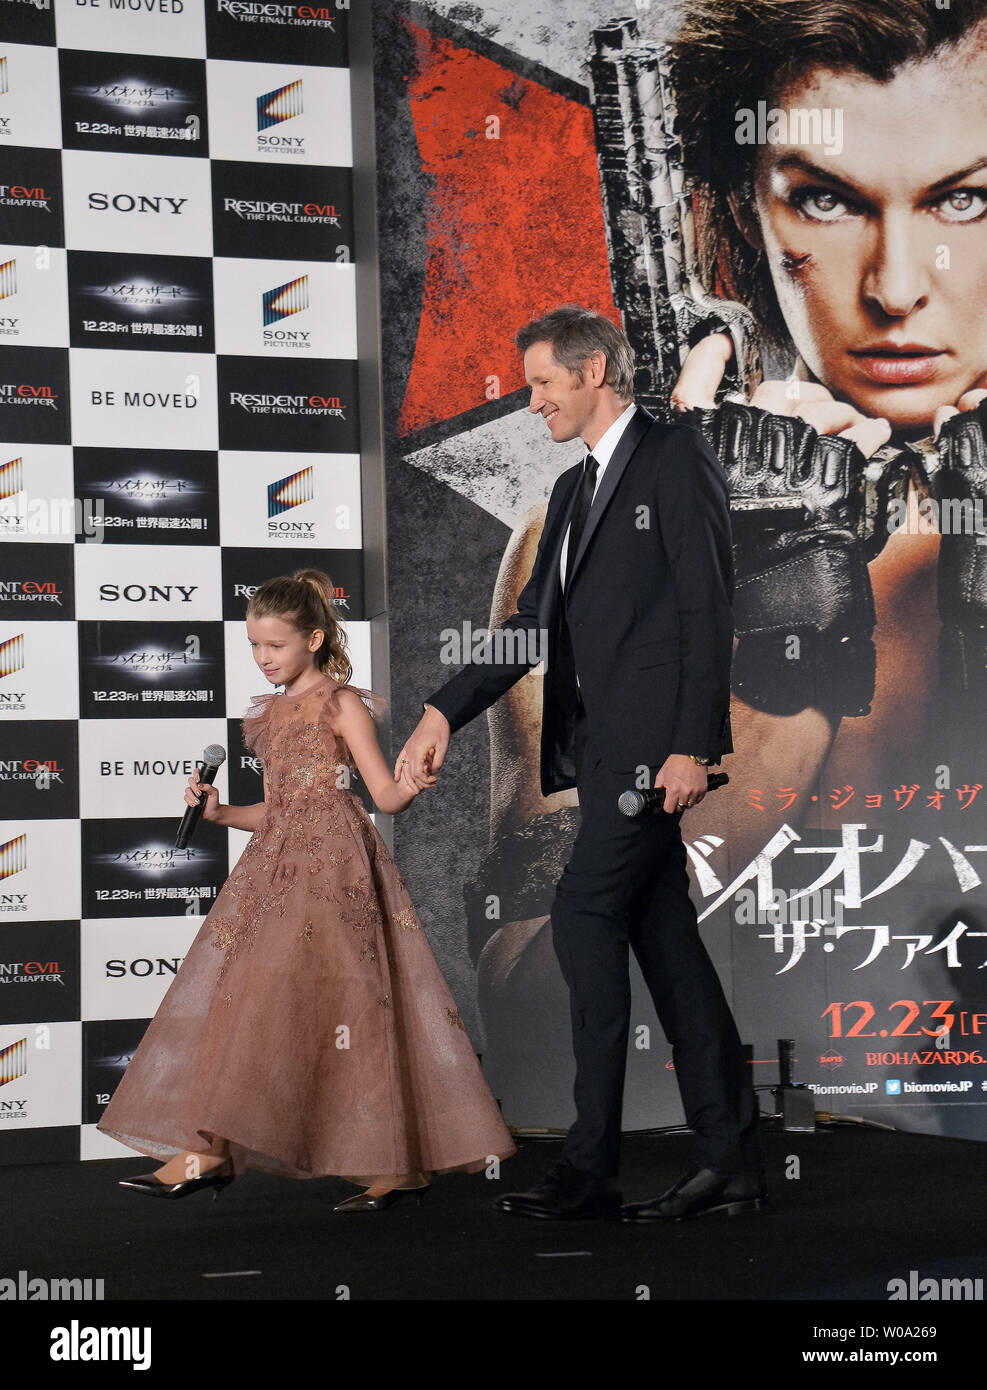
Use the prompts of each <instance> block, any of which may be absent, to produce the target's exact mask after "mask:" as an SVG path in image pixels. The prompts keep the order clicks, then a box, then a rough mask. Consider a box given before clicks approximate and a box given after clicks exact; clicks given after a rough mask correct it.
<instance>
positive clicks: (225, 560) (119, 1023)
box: [0, 0, 371, 1163]
mask: <svg viewBox="0 0 987 1390" xmlns="http://www.w3.org/2000/svg"><path fill="white" fill-rule="evenodd" d="M348 9H349V4H348V0H345V3H344V0H325V3H324V4H321V5H319V4H316V5H302V4H296V3H289V4H280V3H279V4H267V3H258V4H254V3H239V2H238V0H154V3H150V0H140V3H138V0H0V542H2V545H0V1162H5V1163H15V1162H25V1161H34V1160H47V1159H65V1158H74V1157H79V1156H81V1157H83V1158H98V1157H106V1156H110V1155H115V1154H118V1153H119V1154H122V1153H125V1152H129V1150H124V1149H123V1148H122V1147H121V1146H119V1145H116V1144H115V1143H114V1142H113V1141H111V1140H108V1139H107V1138H105V1137H104V1136H103V1135H101V1134H99V1133H98V1132H97V1131H96V1129H95V1124H96V1121H97V1120H98V1119H99V1117H100V1114H101V1113H102V1109H103V1107H104V1105H105V1104H106V1102H107V1101H108V1099H109V1097H110V1095H111V1094H112V1091H113V1088H114V1086H115V1085H116V1083H117V1081H118V1080H119V1077H120V1076H121V1074H122V1072H123V1069H124V1068H125V1066H126V1064H127V1062H128V1060H129V1058H130V1056H131V1055H132V1053H133V1050H134V1048H135V1047H136V1045H137V1043H138V1042H139V1041H140V1038H141V1036H142V1034H143V1031H144V1029H145V1027H146V1025H147V1021H148V1019H149V1018H150V1017H151V1016H152V1015H153V1013H154V1011H155V1009H156V1008H157V1005H158V1003H159V1001H160V999H161V997H162V995H163V993H164V991H165V989H166V988H167V986H168V984H169V983H170V982H171V980H172V979H173V978H174V975H175V972H176V971H177V969H178V967H179V965H180V964H181V960H182V957H183V955H184V952H185V950H186V948H187V946H188V944H189V942H190V941H191V939H192V937H193V936H194V935H195V932H196V931H197V930H198V927H199V925H200V923H201V920H202V916H203V914H204V913H205V912H206V911H208V908H209V904H210V902H211V901H212V899H213V898H214V897H215V895H216V893H217V891H218V889H219V887H220V886H221V884H222V883H223V881H224V879H225V878H226V875H227V874H228V872H229V868H230V865H231V863H232V862H235V859H236V857H237V856H238V854H239V853H240V851H241V850H242V847H243V844H244V843H245V840H246V837H245V836H244V835H242V834H241V833H240V832H235V831H234V832H227V831H225V830H219V829H217V828H216V827H213V826H208V825H200V827H199V830H198V832H197V833H196V836H195V838H194V840H193V842H192V845H191V847H190V848H189V849H187V850H185V851H183V852H180V853H179V852H176V851H175V850H174V848H173V845H174V837H175V830H176V828H177V821H178V819H179V817H180V815H181V811H182V787H183V784H184V782H185V780H186V778H187V777H188V775H189V773H190V772H191V770H192V768H193V766H194V761H195V759H196V758H197V757H198V756H200V755H201V751H202V749H203V747H204V746H205V745H206V744H208V743H221V744H223V745H224V746H225V747H226V748H227V749H228V753H229V757H228V761H227V763H226V765H225V766H224V768H223V770H222V773H221V774H220V778H219V785H220V787H221V793H222V796H223V799H224V800H232V801H233V802H238V803H249V802H253V801H257V800H259V799H260V797H261V795H262V792H261V783H260V776H259V769H258V768H257V766H256V764H255V762H254V760H253V759H252V758H250V757H249V756H247V755H246V753H245V750H244V749H243V746H242V741H241V737H240V728H239V718H240V716H241V714H242V713H243V711H244V709H245V708H246V706H247V704H248V702H249V699H250V697H251V696H252V695H253V694H256V693H260V692H262V691H263V690H265V689H266V688H267V687H266V683H265V682H264V680H263V677H262V676H261V675H260V674H259V672H258V671H257V670H256V668H255V667H254V665H253V662H252V660H251V657H250V652H249V648H248V646H247V642H246V636H245V631H244V625H243V617H244V609H245V604H246V601H247V599H248V597H249V595H250V594H251V593H252V592H253V590H254V588H255V587H256V586H257V585H258V584H260V583H262V582H263V581H264V580H265V579H267V578H269V577H270V576H272V575H276V574H282V573H285V572H287V571H290V570H292V569H295V568H297V567H298V566H300V565H302V564H310V565H316V566H318V567H320V568H322V569H324V570H325V571H326V572H327V573H328V574H329V575H330V576H331V578H332V580H333V582H334V584H335V586H336V592H337V601H338V603H339V604H340V612H341V616H343V617H344V619H346V620H348V623H349V633H350V641H351V649H352V653H353V664H354V668H355V676H354V679H355V680H356V681H358V682H359V683H360V684H364V685H370V684H371V673H370V664H369V633H368V627H369V625H368V624H367V623H365V622H364V611H363V598H362V551H361V516H360V457H359V436H358V420H357V413H356V362H355V359H356V326H355V325H356V312H355V294H354V266H353V258H354V246H353V242H352V224H351V194H350V190H351V174H352V169H351V164H352V159H351V129H350V74H349V70H348V66H347V40H346V20H347V14H346V11H347V10H348Z"/></svg>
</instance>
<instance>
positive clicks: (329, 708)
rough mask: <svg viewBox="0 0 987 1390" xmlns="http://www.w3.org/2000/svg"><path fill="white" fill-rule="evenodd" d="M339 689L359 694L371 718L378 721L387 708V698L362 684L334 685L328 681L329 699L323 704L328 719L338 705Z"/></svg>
mask: <svg viewBox="0 0 987 1390" xmlns="http://www.w3.org/2000/svg"><path fill="white" fill-rule="evenodd" d="M341 690H352V692H353V694H354V695H359V697H360V699H361V700H362V701H363V703H364V705H365V706H366V708H367V710H368V711H369V713H370V716H371V718H372V719H374V720H375V721H377V722H378V723H379V721H380V720H381V718H382V717H383V714H384V711H385V710H386V709H387V700H386V699H385V698H384V696H383V695H380V694H378V692H377V691H376V690H367V689H365V688H364V687H363V686H362V685H336V684H334V683H333V682H330V684H329V699H328V700H327V701H326V702H325V704H324V706H323V714H324V715H326V716H328V717H329V718H330V719H331V718H332V716H333V714H334V713H335V712H336V710H337V709H338V707H339V705H338V701H337V699H336V697H337V695H338V694H339V692H340V691H341Z"/></svg>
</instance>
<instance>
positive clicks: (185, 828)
mask: <svg viewBox="0 0 987 1390" xmlns="http://www.w3.org/2000/svg"><path fill="white" fill-rule="evenodd" d="M202 761H203V762H204V763H205V767H204V768H203V769H202V771H201V772H200V773H199V781H200V782H201V783H202V784H203V785H204V786H207V787H211V786H212V784H213V782H215V780H216V773H217V772H218V771H219V769H220V768H221V767H222V766H223V763H225V762H226V749H225V748H223V747H221V746H220V744H218V743H210V744H209V746H208V747H207V748H203V750H202ZM205 804H206V794H205V792H203V793H202V795H201V796H200V797H199V800H198V802H197V803H196V805H194V806H187V807H186V808H185V814H184V816H182V823H181V825H180V826H179V827H178V836H177V838H176V840H175V848H176V849H184V848H185V847H186V845H187V844H188V842H189V840H191V838H192V835H193V833H194V831H195V827H196V826H197V825H198V824H199V819H200V817H201V816H202V808H203V806H205Z"/></svg>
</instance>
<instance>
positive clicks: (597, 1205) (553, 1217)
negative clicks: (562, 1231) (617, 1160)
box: [494, 1159, 620, 1221]
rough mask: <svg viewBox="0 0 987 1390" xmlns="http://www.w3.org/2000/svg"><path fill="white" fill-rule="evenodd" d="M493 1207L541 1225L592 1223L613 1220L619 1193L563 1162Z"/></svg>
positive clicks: (609, 1183) (597, 1179)
mask: <svg viewBox="0 0 987 1390" xmlns="http://www.w3.org/2000/svg"><path fill="white" fill-rule="evenodd" d="M494 1206H495V1207H496V1209H497V1211H503V1212H507V1214H508V1215H509V1216H530V1217H533V1218H536V1219H538V1220H542V1221H592V1220H595V1219H598V1218H604V1219H606V1218H609V1217H616V1216H617V1214H618V1210H619V1208H620V1192H619V1191H618V1190H617V1187H616V1184H615V1183H613V1182H612V1181H610V1180H609V1179H604V1178H594V1177H593V1176H592V1175H591V1174H589V1173H584V1172H582V1171H581V1170H580V1169H578V1168H574V1167H573V1166H572V1164H571V1163H567V1162H566V1161H565V1159H560V1160H559V1162H558V1163H553V1164H552V1166H551V1167H550V1168H548V1169H547V1170H546V1172H545V1176H544V1177H543V1178H542V1180H541V1182H539V1183H537V1184H536V1185H535V1186H534V1187H532V1188H529V1189H528V1190H527V1191H526V1192H507V1193H505V1194H504V1196H503V1197H498V1198H497V1200H496V1202H494Z"/></svg>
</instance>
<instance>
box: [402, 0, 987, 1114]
mask: <svg viewBox="0 0 987 1390" xmlns="http://www.w3.org/2000/svg"><path fill="white" fill-rule="evenodd" d="M769 8H770V10H771V14H770V15H769V14H768V10H769ZM820 8H825V10H826V11H827V19H828V22H827V23H826V24H825V25H823V24H822V23H821V22H820V18H819V11H820ZM629 12H630V17H628V13H629ZM985 19H987V3H984V0H964V3H963V4H961V5H953V6H950V5H949V4H948V3H947V4H945V5H943V6H942V7H940V6H939V5H938V4H929V3H927V2H926V0H875V3H872V4H869V5H867V6H866V7H861V6H860V5H859V3H854V2H853V0H845V2H844V0H831V3H827V4H826V5H825V6H824V7H821V6H820V5H819V4H816V3H812V0H806V3H805V4H800V3H797V0H793V3H791V4H789V5H787V6H785V7H784V9H783V11H782V10H779V8H778V6H777V5H771V6H769V5H768V3H767V0H697V3H694V4H687V5H664V4H658V3H650V4H649V3H647V0H637V3H636V5H635V6H631V5H626V6H624V7H623V8H622V9H621V8H620V7H616V8H615V9H614V10H613V12H611V11H609V10H608V9H607V7H606V6H604V5H601V4H600V3H599V0H592V2H589V0H571V2H570V3H567V4H566V6H565V7H564V9H561V10H560V9H559V8H558V7H552V6H548V5H543V4H527V5H524V6H520V7H519V6H517V5H512V4H508V3H507V0H483V2H481V3H475V4H469V5H461V4H446V3H441V4H440V3H434V4H413V3H407V2H406V0H394V3H388V4H387V5H378V6H377V7H376V14H375V48H376V73H377V77H376V80H377V100H378V129H377V146H378V159H379V169H378V201H379V215H380V238H381V242H380V260H381V308H382V329H383V361H384V390H385V428H386V447H387V487H388V530H389V538H390V547H389V566H390V569H389V608H390V617H391V641H392V650H391V668H392V672H394V673H397V674H396V675H395V677H394V678H393V703H392V715H393V728H394V740H395V746H396V747H399V746H400V744H401V742H402V741H403V739H404V738H406V737H407V735H408V733H409V732H410V731H411V729H412V728H413V727H414V725H415V723H417V720H418V717H419V713H420V708H421V700H422V699H423V698H424V697H425V696H426V695H427V694H428V693H430V692H431V691H433V690H434V689H436V687H437V686H438V685H440V684H441V683H442V682H443V681H444V680H446V679H448V678H449V676H450V675H452V674H453V673H454V671H455V670H456V669H458V667H459V665H460V664H461V663H462V662H465V661H468V660H469V659H470V657H471V655H472V654H473V652H474V651H475V650H477V647H478V643H479V641H480V639H481V638H482V636H483V635H484V633H483V630H484V629H489V628H492V627H495V626H496V625H497V623H498V622H499V621H501V620H502V619H503V618H505V617H506V616H508V615H509V614H510V613H511V612H513V611H514V609H515V605H516V599H517V595H518V593H519V592H520V589H521V588H522V587H523V585H524V583H525V581H526V579H527V577H528V574H529V572H530V569H531V565H532V562H533V559H534V555H535V549H536V546H537V542H538V537H539V534H540V530H541V525H542V523H543V520H544V513H545V505H546V502H547V498H548V495H549V492H550V490H551V486H552V483H553V482H554V479H555V478H556V477H557V476H558V474H559V473H560V472H561V471H562V470H563V469H565V468H567V467H569V466H570V465H571V464H572V463H573V462H576V461H578V459H579V458H580V457H581V456H582V449H581V447H580V446H579V444H578V443H575V442H574V443H573V444H570V445H565V446H557V445H554V444H552V442H551V440H550V439H549V438H548V436H547V434H546V432H545V430H544V425H543V422H542V421H540V420H538V419H537V418H534V417H532V416H531V415H530V414H529V413H528V411H527V408H526V407H527V400H528V393H527V390H526V389H525V387H524V381H523V374H522V371H521V364H520V359H519V356H518V354H517V352H516V350H515V348H514V346H513V338H514V334H515V333H516V331H517V330H518V329H519V328H520V327H521V326H522V325H523V324H525V323H526V322H527V321H528V320H529V319H531V318H534V317H536V316H538V315H540V314H542V313H544V312H545V311H547V310H549V309H551V308H553V307H555V306H557V305H558V304H561V303H580V304H583V305H584V306H586V307H587V308H590V309H593V310H595V311H597V312H599V313H602V314H605V315H606V316H608V317H610V318H612V319H613V320H614V321H615V322H617V323H619V324H621V325H622V327H623V328H624V330H625V332H626V333H627V335H628V337H629V338H630V340H631V343H632V345H633V347H634V349H635V353H636V361H637V374H636V381H635V386H636V395H635V398H636V400H637V402H638V404H639V405H641V406H644V407H646V408H647V409H649V410H651V411H652V412H653V413H654V414H656V415H657V416H659V418H671V417H673V416H674V417H677V418H682V419H683V420H685V421H687V422H689V423H691V424H694V425H696V426H697V427H698V428H700V429H701V430H702V431H703V433H704V435H705V436H706V438H707V439H708V440H709V442H710V444H711V446H712V447H713V448H714V449H715V450H716V452H717V455H718V457H719V459H720V461H721V464H722V466H723V469H724V472H725V475H726V477H727V481H728V484H729V486H730V491H731V498H732V503H731V507H732V524H733V530H734V556H735V567H736V590H735V606H734V617H735V624H736V632H737V641H736V648H735V654H734V663H733V676H732V690H733V696H732V705H731V720H732V725H733V739H734V746H735V750H736V751H735V753H734V754H733V755H732V756H730V757H728V758H726V759H725V760H724V770H725V771H726V772H727V773H728V774H729V778H730V781H729V784H728V785H727V786H725V787H723V788H721V789H719V790H717V791H716V792H714V793H710V794H709V795H708V796H707V798H706V799H705V800H704V802H703V803H702V805H701V806H699V807H697V808H695V809H694V810H692V811H690V812H689V813H688V814H687V815H686V817H685V818H684V820H683V825H682V830H683V836H684V838H685V840H686V844H687V848H688V853H689V859H690V863H691V871H692V878H693V897H694V901H695V902H696V903H697V906H698V910H699V914H700V924H701V930H702V933H703V937H704V940H705V942H706V944H707V947H708V949H709V951H710V954H711V956H712V958H713V961H714V963H715V965H716V967H717V969H718V971H719V973H720V977H721V979H722V981H723V984H724V987H725V989H726V992H727V996H728V999H729V1000H730V1002H731V1005H732V1007H733V1010H734V1013H735V1016H736V1018H737V1023H738V1027H739V1030H740V1034H741V1037H742V1039H743V1040H744V1041H745V1042H746V1043H748V1044H750V1046H751V1049H752V1065H753V1067H754V1082H755V1085H757V1086H759V1087H763V1088H765V1090H763V1091H762V1094H761V1105H762V1111H765V1112H768V1113H770V1112H771V1111H772V1110H773V1101H772V1097H771V1094H770V1090H769V1089H767V1088H769V1087H770V1086H771V1085H772V1084H774V1083H775V1082H776V1081H777V1063H776V1050H777V1040H778V1039H779V1038H791V1039H794V1041H795V1055H796V1063H795V1076H796V1080H798V1081H800V1082H803V1083H806V1084H808V1085H811V1086H812V1087H813V1088H814V1089H815V1091H816V1093H817V1102H816V1108H817V1110H824V1111H829V1112H831V1113H834V1114H837V1113H839V1114H849V1115H855V1116H861V1117H864V1118H866V1119H870V1120H875V1121H878V1122H881V1123H886V1124H892V1125H894V1126H896V1127H898V1128H902V1129H907V1130H921V1131H926V1132H933V1133H943V1134H949V1135H954V1136H965V1137H971V1138H973V1137H979V1138H984V1137H987V1111H985V1104H987V998H985V990H984V981H985V980H987V974H985V973H984V972H985V971H987V893H985V888H984V878H985V877H987V819H985V816H984V808H985V805H987V791H985V786H987V776H985V773H987V754H985V739H984V734H985V732H987V698H985V697H987V669H985V657H987V524H985V517H984V510H985V497H987V404H983V403H982V402H984V401H987V311H985V308H984V306H985V304H987V240H985V223H987V178H985V174H984V167H983V166H984V157H985V152H984V150H983V148H982V130H983V123H982V119H981V118H980V111H981V107H982V101H983V88H984V83H985V82H987V49H984V48H983V47H982V46H980V45H979V44H978V42H977V40H976V34H975V30H976V26H977V25H978V24H979V23H982V22H984V21H985ZM686 359H688V362H687V360H686ZM478 634H479V636H478ZM540 681H541V677H540V675H539V672H538V670H537V669H535V670H533V671H532V672H531V673H530V674H529V675H527V676H525V677H524V678H523V679H522V680H521V681H520V682H519V683H518V684H517V685H516V686H515V687H514V688H513V689H512V690H511V691H510V692H509V693H508V694H507V695H506V696H504V697H503V698H502V699H501V700H500V701H499V702H498V704H496V705H495V706H494V707H493V708H492V709H491V710H490V711H489V712H488V714H487V716H486V717H481V718H480V719H478V720H475V721H474V722H473V723H472V724H471V725H469V726H467V728H466V729H464V730H462V731H460V732H459V733H458V734H457V735H455V736H454V739H453V742H452V745H451V750H450V754H449V757H448V758H447V762H446V765H445V767H444V768H443V770H442V772H441V774H440V780H439V786H438V787H437V788H436V789H435V790H434V791H431V792H429V793H428V795H427V796H425V797H422V798H420V800H419V802H418V803H417V804H416V807H415V811H414V814H413V815H411V816H409V817H407V818H406V819H405V820H404V821H402V822H401V823H400V825H399V826H398V828H397V831H396V839H397V850H398V855H399V859H400V862H401V863H402V866H403V870H404V872H405V874H406V878H407V880H408V884H409V888H410V891H411V892H412V895H413V897H414V899H415V901H416V903H418V904H420V910H421V912H422V916H423V919H424V920H425V921H426V923H427V924H428V926H429V928H430V931H431V935H432V939H433V941H434V942H435V944H436V947H437V950H438V951H439V953H440V957H441V959H442V961H443V966H444V968H445V970H446V972H447V975H448V978H449V980H450V983H451V984H452V986H453V988H454V990H455V992H456V994H457V998H458V999H459V1000H460V1002H461V1006H462V1007H463V1011H464V1016H465V1015H469V1016H470V1018H471V1033H472V1035H473V1036H474V1039H475V1041H476V1042H477V1044H478V1046H479V1045H480V1043H481V1040H482V1051H483V1054H484V1065H485V1067H486V1069H487V1073H488V1076H489V1078H490V1080H491V1084H492V1086H493V1089H494V1093H495V1094H496V1095H497V1096H498V1098H499V1099H500V1100H501V1102H502V1104H503V1108H504V1113H505V1117H506V1119H507V1120H508V1122H509V1123H511V1124H514V1125H518V1126H528V1125H530V1126H543V1127H548V1128H552V1127H557V1128H560V1129H564V1128H565V1127H566V1126H567V1125H568V1124H569V1123H570V1121H571V1120H572V1118H573V1116H574V1109H573V1106H572V1101H571V1086H572V1076H573V1066H572V1061H571V1051H570V1035H569V1014H568V1000H567V995H566V991H565V986H564V984H563V981H562V978H561V974H560V972H559V969H558V965H557V963H556V960H555V957H554V952H553V949H552V944H551V933H550V926H549V921H548V913H549V910H550V905H551V901H552V896H553V892H554V886H555V882H556V880H557V879H558V877H559V874H560V873H561V870H562V868H563V866H564V864H565V862H566V857H567V852H568V847H569V845H570V844H571V842H572V839H573V836H574V834H575V828H576V826H577V824H578V807H577V805H576V797H575V793H574V792H572V793H563V794H557V795H554V796H552V797H550V798H547V799H545V798H543V797H542V796H541V794H540V790H539V785H538V756H537V750H538V738H539V728H540V702H541V687H540ZM684 751H688V750H684ZM632 987H633V991H634V1007H633V1011H632V1023H631V1035H630V1040H629V1047H628V1076H627V1088H626V1092H625V1114H624V1124H625V1128H640V1127H645V1126H656V1125H670V1124H675V1123H676V1122H679V1121H680V1119H681V1108H680V1104H679V1100H678V1093H677V1089H676V1086H675V1079H674V1074H673V1072H672V1070H671V1060H670V1058H671V1049H670V1047H669V1045H668V1043H667V1041H666V1040H665V1038H664V1037H663V1036H662V1033H661V1030H660V1028H659V1026H658V1024H657V1020H656V1018H655V1015H654V1011H653V1009H652V1006H651V1003H650V1000H649V999H648V997H647V993H646V991H645V989H644V986H643V982H642V981H641V978H640V976H639V974H638V973H637V971H636V967H635V966H633V964H632ZM471 1005H472V1013H471V1014H470V1006H471Z"/></svg>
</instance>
